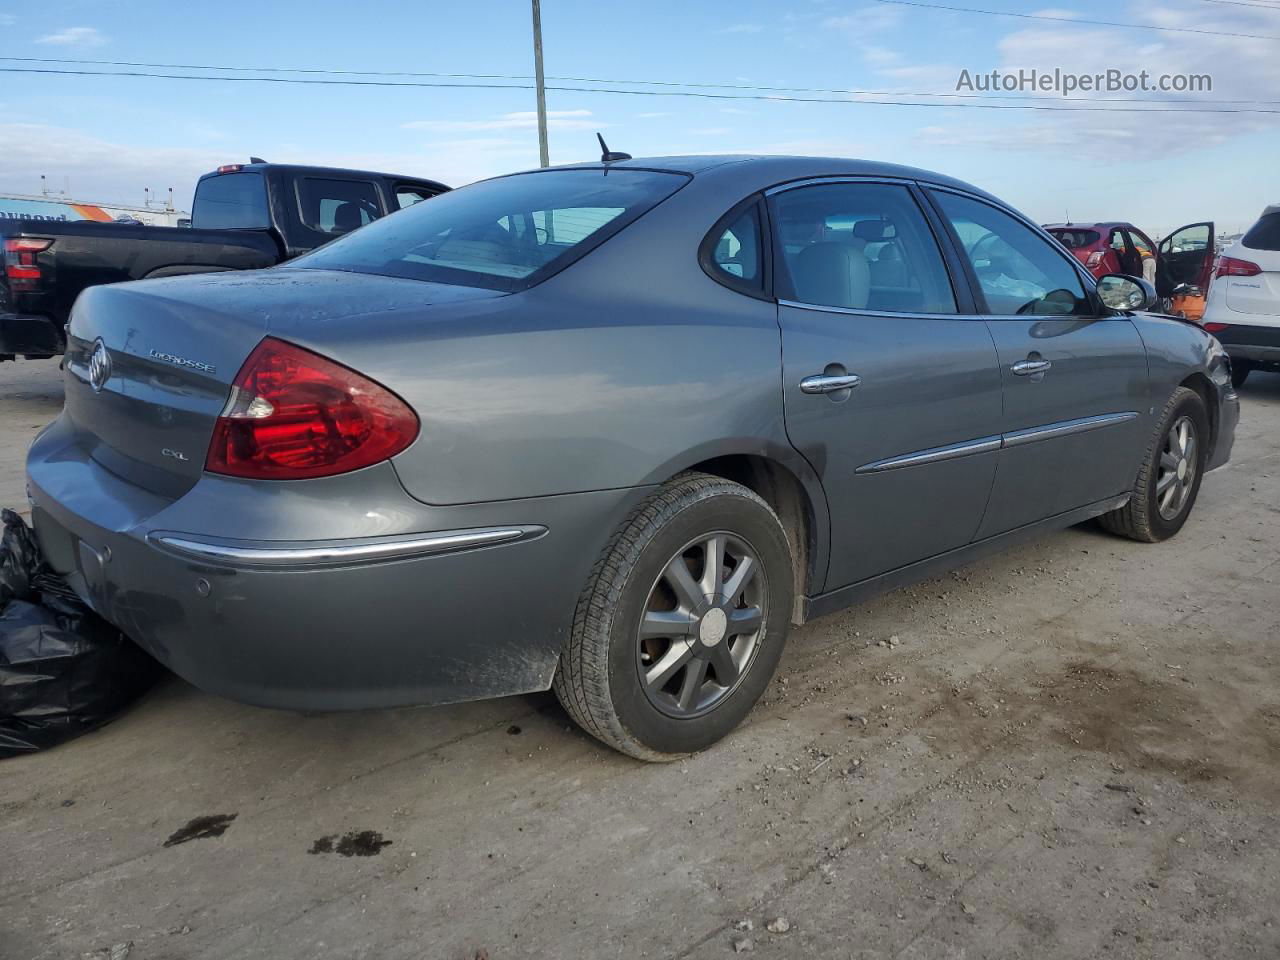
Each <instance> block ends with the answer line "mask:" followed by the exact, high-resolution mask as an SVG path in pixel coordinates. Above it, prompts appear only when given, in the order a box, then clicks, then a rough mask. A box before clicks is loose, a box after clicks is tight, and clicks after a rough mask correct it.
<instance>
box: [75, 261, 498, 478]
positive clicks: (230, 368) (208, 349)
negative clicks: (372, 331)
mask: <svg viewBox="0 0 1280 960" xmlns="http://www.w3.org/2000/svg"><path fill="white" fill-rule="evenodd" d="M496 295H497V294H495V293H494V292H493V291H488V290H478V289H474V288H469V287H449V286H444V285H441V284H433V283H426V282H423V281H417V280H401V279H395V278H389V277H377V276H370V275H366V274H354V273H336V272H332V271H319V270H302V269H289V268H279V269H272V270H263V271H252V272H245V273H224V274H203V275H195V276H183V277H173V278H167V279H163V280H148V281H142V282H138V283H124V284H113V285H109V286H100V287H91V288H89V289H88V290H86V291H85V292H84V293H83V294H81V296H80V299H79V301H78V302H77V304H76V307H75V310H74V311H73V313H72V317H71V324H70V336H69V338H68V346H67V354H66V408H65V411H66V412H65V415H66V417H67V418H68V420H69V421H70V423H71V425H72V427H73V429H74V430H75V431H76V433H77V435H78V438H79V440H80V443H81V445H82V446H83V447H84V449H85V450H86V452H87V454H88V455H89V456H90V457H92V459H93V460H95V461H96V462H97V463H98V464H100V465H101V466H102V467H104V468H106V469H107V470H110V471H111V472H112V473H114V474H116V475H117V476H120V477H121V478H123V479H125V480H127V481H129V482H130V483H133V484H135V485H136V486H138V487H141V488H144V489H146V490H149V491H151V492H153V493H157V494H160V495H162V496H165V497H169V498H173V499H176V498H177V497H180V496H182V494H184V493H185V492H186V491H187V490H189V489H190V488H191V487H192V486H194V485H195V483H196V482H197V481H198V480H199V479H200V476H201V474H202V473H203V471H204V463H205V457H206V455H207V453H208V450H209V441H210V438H211V437H212V435H213V429H214V424H215V423H216V421H217V418H218V415H219V414H220V413H221V412H222V409H223V407H224V405H225V404H226V401H227V397H228V395H229V394H230V388H231V383H232V381H233V380H234V379H235V376H236V373H237V372H238V371H239V369H240V367H241V365H242V364H243V363H244V360H245V358H246V357H248V355H249V354H250V353H251V352H252V351H253V349H254V347H256V346H257V345H258V343H259V342H261V340H262V338H263V337H265V336H267V335H268V333H272V332H273V328H275V335H276V336H279V337H281V338H282V339H290V340H301V341H307V342H312V343H314V342H317V341H319V342H320V344H321V346H319V347H317V349H321V350H322V349H323V346H322V344H323V342H324V340H325V339H326V338H325V333H326V332H337V331H342V334H343V337H350V336H351V335H352V328H353V325H359V324H360V322H361V320H362V319H365V318H367V317H368V316H369V315H370V314H373V313H377V314H379V315H385V314H387V313H395V312H402V313H406V314H408V313H413V314H414V316H413V317H412V318H409V321H410V322H412V321H416V322H418V323H422V322H424V321H425V317H423V316H422V314H421V311H422V309H423V308H424V307H426V306H428V305H431V304H433V303H444V302H449V301H457V300H465V299H472V298H483V297H490V296H496ZM335 359H337V360H338V361H339V362H342V358H341V357H335ZM104 371H105V375H104Z"/></svg>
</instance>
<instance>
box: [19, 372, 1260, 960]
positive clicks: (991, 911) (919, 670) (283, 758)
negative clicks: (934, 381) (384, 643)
mask: <svg viewBox="0 0 1280 960" xmlns="http://www.w3.org/2000/svg"><path fill="white" fill-rule="evenodd" d="M58 384H59V380H58V373H57V369H56V365H55V364H53V363H49V362H44V363H36V362H27V363H18V364H4V365H3V366H0V504H3V503H7V504H11V505H12V504H23V503H24V498H23V495H22V477H21V460H22V456H23V452H24V451H25V449H26V444H27V441H28V439H29V438H30V436H31V435H32V433H33V432H34V428H35V427H36V425H38V424H40V423H43V422H44V421H46V420H47V419H48V418H50V417H51V416H52V415H53V414H54V413H55V412H56V410H57V406H58V403H59V394H60V390H59V385H58ZM1241 393H1242V398H1243V402H1244V412H1243V422H1242V424H1241V426H1240V430H1239V434H1238V441H1237V445H1236V452H1235V458H1234V460H1233V462H1232V463H1231V465H1229V466H1228V467H1227V468H1225V469H1223V470H1220V471H1217V472H1215V473H1213V474H1210V475H1209V476H1208V477H1207V478H1206V480H1205V483H1204V486H1203V489H1202V491H1201V496H1200V502H1199V504H1198V506H1197V508H1196V512H1195V514H1194V515H1193V517H1192V519H1191V521H1190V522H1189V523H1188V525H1187V527H1186V528H1185V529H1184V530H1183V532H1182V534H1181V535H1180V536H1179V537H1178V538H1177V539H1175V540H1174V541H1172V542H1169V543H1166V544H1162V545H1158V546H1144V545H1140V544H1136V543H1131V542H1128V541H1124V540H1118V539H1115V538H1112V537H1110V536H1107V535H1105V534H1103V533H1101V532H1100V531H1098V530H1097V529H1096V528H1095V527H1092V526H1083V527H1078V528H1075V529H1072V530H1070V531H1067V532H1065V533H1061V534H1057V535H1054V536H1050V537H1047V538H1045V539H1044V540H1041V541H1040V542H1038V543H1035V544H1032V545H1029V546H1026V547H1023V548H1021V549H1017V550H1014V551H1012V552H1009V553H1006V554H1004V555H1002V556H1000V557H996V558H994V559H991V560H988V561H986V562H983V563H979V564H974V565H972V566H969V567H966V568H964V569H961V570H959V571H957V572H955V573H953V574H949V575H947V576H944V577H941V578H938V579H935V580H932V581H929V582H927V583H924V584H922V585H920V586H918V587H915V588H912V589H907V590H901V591H898V592H896V593H893V594H890V595H888V596H885V597H883V598H881V599H879V600H877V601H874V602H872V603H868V604H866V605H863V606H861V607H858V608H855V609H853V610H850V611H847V612H844V613H842V614H838V615H835V616H832V617H828V618H826V619H823V620H819V621H816V622H814V623H812V624H809V625H808V626H806V627H804V628H802V629H800V630H797V631H795V632H794V633H793V635H792V639H791V642H790V645H789V647H788V650H787V653H786V655H785V657H784V659H783V663H782V667H781V672H780V675H779V676H778V678H777V679H776V680H775V682H774V683H773V684H772V686H771V687H770V688H769V690H768V692H767V694H766V696H765V699H764V700H763V702H762V703H761V704H760V705H759V707H758V708H757V709H756V710H755V712H754V713H753V714H752V715H751V717H750V718H749V719H748V721H747V723H746V724H745V725H744V727H743V728H742V729H741V730H739V731H738V732H737V733H736V734H735V735H733V736H731V737H730V738H729V739H728V740H727V741H726V742H724V743H723V744H721V745H720V746H717V747H716V748H714V749H712V750H710V751H708V752H707V753H705V754H703V755H700V756H698V757H696V758H694V759H692V760H689V761H686V762H681V763H676V764H671V765H667V766H648V765H644V764H640V763H636V762H634V761H631V760H628V759H626V758H624V757H621V756H619V755H616V754H613V753H611V752H610V751H608V750H607V749H605V748H603V747H600V746H598V745H597V744H596V743H595V742H594V741H592V740H590V739H588V738H586V737H585V736H583V735H581V734H580V733H578V732H577V731H576V730H574V729H572V728H571V727H570V726H569V723H568V720H567V718H566V717H565V714H564V713H563V711H561V710H560V708H559V707H558V705H557V704H556V703H555V700H554V698H552V697H551V696H549V695H540V696H530V697H516V698H510V699H506V700H500V701H493V702H489V703H479V704H467V705H462V706H457V707H448V708H436V709H422V710H398V711H386V712H368V713H359V714H347V715H318V716H304V715H299V714H292V713H283V712H273V711H267V710H260V709H255V708H252V707H246V706H241V705H239V704H235V703H231V702H229V701H226V700H221V699H218V698H216V697H212V696H208V695H206V694H203V693H201V692H199V691H197V690H195V689H193V688H192V687H190V686H188V685H186V684H185V683H183V682H181V681H179V680H176V679H173V680H169V681H166V682H165V683H163V684H162V685H161V686H160V687H158V688H157V689H156V690H155V691H154V692H153V693H151V694H149V695H148V696H147V697H146V698H145V699H144V700H143V701H141V702H140V703H138V704H137V705H136V706H135V707H134V708H133V709H132V710H131V711H130V712H129V713H128V714H127V715H125V716H124V717H122V718H120V719H119V720H117V721H116V722H115V723H113V724H111V725H109V726H108V727H106V728H104V729H103V730H101V731H99V732H98V733H95V734H92V735H89V736H86V737H84V738H82V739H80V740H78V741H75V742H73V743H70V744H67V745H65V746H63V747H60V748H58V749H56V750H52V751H50V752H48V753H46V754H37V755H34V756H30V757H23V758H19V759H11V760H7V761H3V762H2V765H0V783H2V784H3V788H2V789H0V957H3V958H6V960H27V958H42V960H43V958H78V957H103V958H106V957H112V958H115V960H119V958H120V957H123V956H126V955H127V956H128V957H130V958H135V960H136V958H187V957H201V958H206V957H208V958H214V957H219V958H220V957H234V958H237V960H249V958H271V960H293V958H297V960H302V958H307V960H312V958H319V957H342V958H366V957H367V958H377V960H395V958H406V960H408V958H414V960H417V958H437V957H440V958H459V960H475V958H477V957H488V958H492V960H501V958H510V957H530V958H532V957H537V958H542V957H549V958H576V957H590V958H603V957H680V958H708V957H725V956H733V955H736V953H738V952H750V953H752V954H753V955H754V956H760V957H823V958H826V957H839V958H845V957H852V958H858V960H871V958H888V957H903V958H926V957H927V958H939V957H941V958H957V960H958V958H977V957H991V958H1014V957H1027V958H1036V960H1049V958H1068V957H1071V958H1076V957H1079V958H1085V957H1087V958H1097V957H1100V956H1108V957H1144V958H1146V957H1149V958H1160V960H1169V958H1187V960H1191V958H1195V960H1202V958H1205V957H1231V958H1241V957H1251V956H1257V957H1264V958H1273V957H1277V956H1280V898H1277V896H1276V890H1277V889H1280V807H1278V806H1277V803H1276V797H1277V796H1280V650H1278V649H1277V644H1278V642H1280V603H1278V602H1277V601H1278V600H1280V376H1266V375H1261V374H1255V375H1254V378H1253V379H1252V380H1251V381H1250V382H1249V384H1248V385H1247V386H1246V387H1245V388H1244V389H1243V390H1242V391H1241ZM370 619H371V622H372V623H374V624H376V611H371V613H370ZM372 630H376V626H374V627H372V628H371V631H372ZM363 642H367V641H366V640H365V638H362V637H353V638H352V644H353V646H355V647H357V648H358V646H359V645H360V644H361V643H363Z"/></svg>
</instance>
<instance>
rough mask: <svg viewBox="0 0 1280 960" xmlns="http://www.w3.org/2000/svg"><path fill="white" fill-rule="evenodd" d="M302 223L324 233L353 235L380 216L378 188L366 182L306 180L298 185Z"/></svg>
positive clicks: (315, 178) (311, 178)
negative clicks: (357, 229)
mask: <svg viewBox="0 0 1280 960" xmlns="http://www.w3.org/2000/svg"><path fill="white" fill-rule="evenodd" d="M298 211H299V213H300V214H301V215H302V222H303V223H304V224H305V225H306V226H308V227H310V228H311V229H312V230H319V231H320V232H321V233H333V234H342V233H350V232H351V231H352V230H355V229H356V228H357V227H363V226H364V225H365V224H366V223H372V222H373V221H374V220H376V219H378V217H379V216H381V214H382V211H381V209H380V208H379V207H378V188H377V187H375V186H374V185H373V184H372V183H369V182H368V181H367V180H328V179H321V178H320V177H303V178H302V180H301V181H299V183H298Z"/></svg>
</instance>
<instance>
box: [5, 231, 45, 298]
mask: <svg viewBox="0 0 1280 960" xmlns="http://www.w3.org/2000/svg"><path fill="white" fill-rule="evenodd" d="M52 245H53V241H52V240H44V239H40V238H37V237H9V238H6V240H5V241H4V275H5V277H6V278H7V279H8V281H9V288H10V289H11V290H13V291H14V292H15V293H19V292H23V291H30V290H35V289H37V288H38V287H39V281H40V266H39V264H37V263H36V254H37V253H43V252H44V251H45V250H48V249H49V247H51V246H52Z"/></svg>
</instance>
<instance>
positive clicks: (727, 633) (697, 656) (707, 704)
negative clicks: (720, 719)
mask: <svg viewBox="0 0 1280 960" xmlns="http://www.w3.org/2000/svg"><path fill="white" fill-rule="evenodd" d="M767 596H768V590H767V584H766V581H765V573H764V568H763V565H762V564H761V562H760V558H759V556H758V555H757V553H756V551H755V549H754V548H753V547H752V546H751V545H750V544H749V543H748V542H747V541H746V540H744V539H743V538H741V537H739V536H736V535H735V534H732V533H728V532H726V531H716V532H714V533H709V534H704V535H702V536H700V537H698V538H697V539H695V540H692V541H690V542H689V543H688V544H686V545H685V546H684V547H683V548H682V549H681V550H680V551H679V552H677V553H676V554H675V556H673V557H672V558H671V559H670V560H668V561H667V563H666V565H665V566H664V567H663V569H662V572H661V573H660V574H659V575H658V577H657V579H656V580H655V581H654V583H653V586H652V587H651V588H650V590H649V596H648V598H647V600H646V602H645V606H644V613H643V614H642V615H641V617H640V623H639V624H638V627H637V642H636V667H637V670H638V671H639V676H640V683H641V686H642V687H643V689H644V692H645V696H646V697H647V698H648V699H649V702H650V703H652V704H653V706H654V707H656V708H657V709H658V710H660V711H661V712H662V713H664V714H666V715H667V716H670V717H676V718H680V719H689V718H693V717H697V716H701V715H702V714H705V713H707V712H709V711H711V710H712V709H714V708H715V707H716V706H717V705H719V704H720V703H721V702H722V701H723V700H724V699H725V698H726V697H727V696H729V694H731V693H732V692H733V691H734V690H735V689H736V688H737V686H738V685H739V684H740V683H741V682H742V679H743V677H745V676H746V674H747V671H748V670H749V669H750V668H751V664H752V661H753V660H754V659H755V655H756V652H757V651H758V650H759V648H760V638H761V637H762V636H764V629H765V621H766V617H767V616H768V610H767V600H766V598H767Z"/></svg>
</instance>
